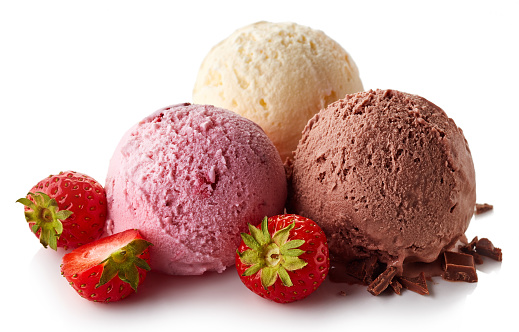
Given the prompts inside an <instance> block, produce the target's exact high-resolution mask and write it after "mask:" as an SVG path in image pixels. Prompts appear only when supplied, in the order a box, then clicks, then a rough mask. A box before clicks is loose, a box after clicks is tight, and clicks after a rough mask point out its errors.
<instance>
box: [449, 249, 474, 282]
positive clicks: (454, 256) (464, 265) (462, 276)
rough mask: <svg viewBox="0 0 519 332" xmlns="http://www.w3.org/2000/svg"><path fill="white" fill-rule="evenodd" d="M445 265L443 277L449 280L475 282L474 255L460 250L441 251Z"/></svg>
mask: <svg viewBox="0 0 519 332" xmlns="http://www.w3.org/2000/svg"><path fill="white" fill-rule="evenodd" d="M443 255H444V259H445V267H444V273H443V276H442V277H443V279H445V280H449V281H465V282H477V281H478V275H477V272H476V267H475V266H474V257H473V256H472V255H469V254H464V253H461V252H454V251H446V252H444V253H443Z"/></svg>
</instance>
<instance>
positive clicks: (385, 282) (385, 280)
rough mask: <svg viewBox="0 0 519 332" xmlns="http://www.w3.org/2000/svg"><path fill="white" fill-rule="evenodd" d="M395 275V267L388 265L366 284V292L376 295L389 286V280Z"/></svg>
mask: <svg viewBox="0 0 519 332" xmlns="http://www.w3.org/2000/svg"><path fill="white" fill-rule="evenodd" d="M395 275H396V267H394V266H389V267H388V268H387V269H386V270H385V271H384V272H382V273H381V274H380V275H379V276H378V277H377V278H376V279H375V280H373V281H372V282H371V283H370V284H369V286H368V292H370V293H371V294H373V295H375V296H377V295H379V294H380V293H382V292H383V291H385V290H386V288H387V287H388V286H389V284H390V283H391V281H392V280H393V278H394V277H395Z"/></svg>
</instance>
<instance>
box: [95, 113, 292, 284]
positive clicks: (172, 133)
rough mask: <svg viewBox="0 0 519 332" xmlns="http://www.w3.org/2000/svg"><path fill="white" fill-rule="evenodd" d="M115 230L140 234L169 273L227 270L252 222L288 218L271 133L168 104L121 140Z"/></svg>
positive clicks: (109, 181) (109, 187)
mask: <svg viewBox="0 0 519 332" xmlns="http://www.w3.org/2000/svg"><path fill="white" fill-rule="evenodd" d="M105 187H106V192H107V200H108V222H107V233H108V234H112V233H118V232H121V231H123V230H126V229H131V228H136V229H139V230H140V232H141V233H142V234H143V236H144V237H145V238H146V239H147V240H148V241H150V242H151V243H153V246H152V247H151V248H150V254H151V267H152V269H153V270H156V271H161V272H164V273H167V274H180V275H189V274H192V275H195V274H202V273H204V272H205V271H218V272H222V271H223V270H225V268H226V267H228V266H230V265H233V264H234V256H235V253H236V248H237V247H238V245H239V243H240V241H241V238H240V232H244V231H246V230H247V223H253V224H254V223H257V222H259V221H261V220H262V218H263V217H265V216H272V215H275V214H279V213H281V212H283V208H284V204H285V200H286V178H285V173H284V168H283V164H282V162H281V159H280V157H279V155H278V153H277V151H276V149H275V147H274V145H273V144H272V142H271V141H270V140H269V139H268V137H267V136H266V135H265V133H264V132H263V131H262V130H261V128H260V127H259V126H258V125H256V124H255V123H253V122H252V121H250V120H247V119H245V118H243V117H241V116H239V115H238V114H236V113H233V112H231V111H228V110H225V109H221V108H216V107H213V106H206V105H190V104H181V105H176V106H171V107H166V108H163V109H161V110H158V111H157V112H155V113H153V114H151V115H150V116H148V117H146V118H145V119H143V120H142V121H140V122H139V123H137V124H136V125H135V126H133V127H132V128H131V129H130V130H129V131H128V132H127V133H126V134H125V135H124V137H123V138H122V139H121V141H120V143H119V145H118V146H117V148H116V150H115V152H114V155H113V157H112V159H111V161H110V166H109V170H108V175H107V178H106V185H105Z"/></svg>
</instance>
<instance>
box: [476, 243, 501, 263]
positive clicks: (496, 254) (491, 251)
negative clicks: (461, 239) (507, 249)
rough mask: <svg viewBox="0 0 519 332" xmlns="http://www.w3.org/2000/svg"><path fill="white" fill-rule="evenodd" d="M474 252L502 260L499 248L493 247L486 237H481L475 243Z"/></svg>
mask: <svg viewBox="0 0 519 332" xmlns="http://www.w3.org/2000/svg"><path fill="white" fill-rule="evenodd" d="M476 252H477V253H478V254H480V255H482V256H485V257H489V258H492V259H494V260H496V261H499V262H501V261H502V260H503V254H502V253H501V249H499V248H495V247H494V245H493V244H492V242H490V240H489V239H487V238H482V239H481V240H479V241H478V242H477V243H476Z"/></svg>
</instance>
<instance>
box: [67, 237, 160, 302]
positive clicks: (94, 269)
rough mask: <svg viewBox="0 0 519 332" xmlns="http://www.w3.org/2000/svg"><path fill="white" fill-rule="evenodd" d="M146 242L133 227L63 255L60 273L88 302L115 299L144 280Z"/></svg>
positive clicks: (133, 290)
mask: <svg viewBox="0 0 519 332" xmlns="http://www.w3.org/2000/svg"><path fill="white" fill-rule="evenodd" d="M150 245H151V243H150V242H148V241H146V240H144V239H143V238H142V236H141V234H140V233H139V231H137V230H133V229H130V230H126V231H124V232H121V233H117V234H114V235H110V236H107V237H104V238H102V239H99V240H97V241H94V242H90V243H88V244H85V245H83V246H81V247H79V248H77V249H75V250H74V251H72V252H70V253H68V254H66V255H65V256H63V264H61V274H62V275H63V276H64V277H65V278H66V279H67V280H68V281H69V284H70V285H71V286H72V287H73V288H74V289H75V290H76V291H77V292H78V294H79V295H80V296H81V297H83V298H85V299H87V300H89V301H94V302H114V301H119V300H121V299H124V298H125V297H127V296H128V295H130V294H132V293H134V292H135V291H137V287H138V286H139V285H141V284H142V283H143V282H144V279H145V278H146V274H147V271H150V266H149V262H150V254H149V250H148V247H149V246H150Z"/></svg>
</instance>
